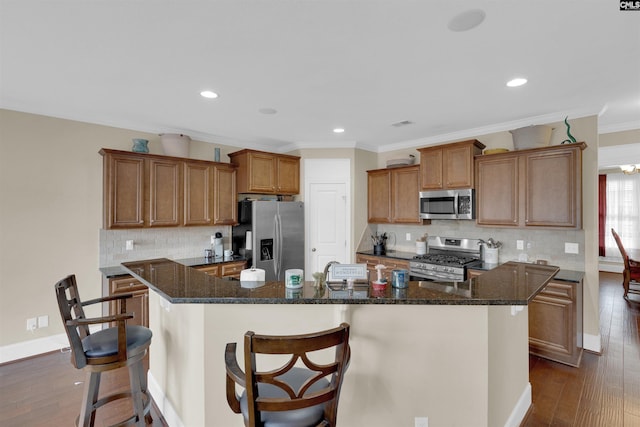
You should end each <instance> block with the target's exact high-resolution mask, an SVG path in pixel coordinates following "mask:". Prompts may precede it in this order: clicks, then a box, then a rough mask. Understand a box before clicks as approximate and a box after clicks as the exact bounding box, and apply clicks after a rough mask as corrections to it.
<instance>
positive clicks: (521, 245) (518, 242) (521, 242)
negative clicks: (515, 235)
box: [516, 240, 524, 251]
mask: <svg viewBox="0 0 640 427" xmlns="http://www.w3.org/2000/svg"><path fill="white" fill-rule="evenodd" d="M516 249H518V250H519V251H522V250H524V240H516Z"/></svg>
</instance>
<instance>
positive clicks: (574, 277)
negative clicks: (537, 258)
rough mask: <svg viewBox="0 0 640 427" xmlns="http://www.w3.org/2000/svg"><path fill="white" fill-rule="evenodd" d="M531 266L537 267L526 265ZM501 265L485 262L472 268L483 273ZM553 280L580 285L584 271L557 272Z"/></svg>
mask: <svg viewBox="0 0 640 427" xmlns="http://www.w3.org/2000/svg"><path fill="white" fill-rule="evenodd" d="M512 262H516V261H512ZM528 264H531V265H538V264H533V263H528ZM499 265H501V264H489V263H486V262H483V263H482V264H480V265H475V266H473V270H484V271H489V270H493V269H494V268H496V267H498V266H499ZM553 279H554V280H560V281H563V282H575V283H580V282H581V281H582V279H584V271H577V270H560V271H558V273H556V275H555V276H554V277H553Z"/></svg>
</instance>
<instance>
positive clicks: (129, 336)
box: [55, 275, 152, 426]
mask: <svg viewBox="0 0 640 427" xmlns="http://www.w3.org/2000/svg"><path fill="white" fill-rule="evenodd" d="M55 292H56V297H57V300H58V308H59V309H60V317H61V318H62V323H63V324H64V329H65V331H66V333H67V338H68V339H69V346H70V347H71V363H72V364H73V366H75V367H76V368H77V369H84V370H85V371H86V373H87V374H86V380H85V384H84V395H83V399H82V406H81V409H80V415H79V417H78V419H77V420H76V425H81V426H93V425H94V423H95V416H96V410H97V409H98V408H99V407H101V406H103V405H105V404H107V403H109V402H112V401H114V400H118V399H123V398H131V399H132V404H133V411H134V413H133V415H132V416H130V417H129V418H128V419H126V420H123V421H122V422H121V423H120V424H117V425H125V424H127V425H136V426H144V425H145V421H146V422H148V423H151V422H152V419H151V415H150V414H149V408H150V406H151V405H150V404H151V398H150V396H149V394H148V392H147V376H146V372H145V371H144V366H143V363H142V361H143V358H144V356H145V355H146V354H147V349H148V348H149V345H150V344H151V335H152V334H151V330H150V329H149V328H145V327H144V326H137V325H131V326H128V325H126V321H127V319H131V318H133V314H128V313H126V298H129V297H131V295H130V294H120V295H114V296H108V297H104V298H97V299H93V300H90V301H85V302H82V301H81V299H80V295H79V294H78V285H77V283H76V277H75V275H70V276H67V277H65V278H64V279H62V280H60V281H59V282H58V283H56V285H55ZM113 300H119V305H120V310H119V313H118V314H115V315H111V316H103V317H95V318H89V319H88V318H86V317H85V314H84V307H86V306H88V305H92V304H98V303H102V302H105V301H113ZM109 323H112V324H113V323H115V324H116V326H112V327H106V328H104V329H102V330H100V331H97V332H93V333H92V332H91V331H90V329H89V326H90V325H97V324H109ZM122 366H127V367H128V368H129V381H130V384H131V390H130V391H128V392H120V393H113V394H110V395H107V396H103V397H101V398H100V399H98V391H99V389H100V374H101V373H102V372H105V371H110V370H113V369H117V368H120V367H122ZM145 418H146V420H145Z"/></svg>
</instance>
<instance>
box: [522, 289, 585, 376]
mask: <svg viewBox="0 0 640 427" xmlns="http://www.w3.org/2000/svg"><path fill="white" fill-rule="evenodd" d="M529 352H530V353H531V354H535V355H536V356H540V357H544V358H546V359H551V360H555V361H556V362H561V363H564V364H567V365H571V366H576V367H577V366H580V360H581V359H582V282H580V283H577V282H565V281H551V282H549V284H547V286H546V287H545V288H544V289H543V290H542V292H540V293H539V294H538V295H536V297H535V298H534V299H533V301H531V302H530V303H529Z"/></svg>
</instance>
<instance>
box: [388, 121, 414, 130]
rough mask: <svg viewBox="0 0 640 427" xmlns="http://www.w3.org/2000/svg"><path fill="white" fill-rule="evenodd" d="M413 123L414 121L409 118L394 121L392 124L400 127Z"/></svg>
mask: <svg viewBox="0 0 640 427" xmlns="http://www.w3.org/2000/svg"><path fill="white" fill-rule="evenodd" d="M412 124H413V122H411V121H409V120H403V121H401V122H396V123H393V124H392V125H391V126H393V127H397V128H399V127H402V126H407V125H412Z"/></svg>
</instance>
